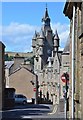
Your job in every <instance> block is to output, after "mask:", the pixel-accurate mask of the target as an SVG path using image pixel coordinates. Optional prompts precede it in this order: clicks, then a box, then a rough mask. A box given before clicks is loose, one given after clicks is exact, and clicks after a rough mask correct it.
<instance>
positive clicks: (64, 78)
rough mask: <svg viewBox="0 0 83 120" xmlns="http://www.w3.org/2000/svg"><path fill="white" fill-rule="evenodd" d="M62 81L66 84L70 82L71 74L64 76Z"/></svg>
mask: <svg viewBox="0 0 83 120" xmlns="http://www.w3.org/2000/svg"><path fill="white" fill-rule="evenodd" d="M61 80H62V81H63V82H64V83H66V82H69V74H68V73H65V74H62V76H61Z"/></svg>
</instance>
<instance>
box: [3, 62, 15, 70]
mask: <svg viewBox="0 0 83 120" xmlns="http://www.w3.org/2000/svg"><path fill="white" fill-rule="evenodd" d="M13 64H14V61H5V68H7V69H9V68H10V67H11V66H12V65H13Z"/></svg>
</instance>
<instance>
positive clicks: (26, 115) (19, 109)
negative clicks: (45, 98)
mask: <svg viewBox="0 0 83 120" xmlns="http://www.w3.org/2000/svg"><path fill="white" fill-rule="evenodd" d="M52 111H53V106H52V105H49V104H38V105H34V104H27V105H25V106H23V105H20V106H15V107H14V108H13V109H11V110H5V111H3V113H2V120H9V119H11V120H13V119H14V120H16V119H19V120H21V119H29V120H42V119H45V120H46V119H47V120H48V119H52V120H55V118H56V119H59V118H64V113H63V112H58V111H56V113H55V111H53V112H52Z"/></svg>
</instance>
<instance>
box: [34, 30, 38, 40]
mask: <svg viewBox="0 0 83 120" xmlns="http://www.w3.org/2000/svg"><path fill="white" fill-rule="evenodd" d="M36 37H37V32H36V30H35V34H34V36H33V39H36Z"/></svg>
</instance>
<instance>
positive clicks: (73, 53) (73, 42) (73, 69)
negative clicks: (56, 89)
mask: <svg viewBox="0 0 83 120" xmlns="http://www.w3.org/2000/svg"><path fill="white" fill-rule="evenodd" d="M74 32H75V6H74V5H73V26H72V118H74V86H75V85H74V82H75V33H74Z"/></svg>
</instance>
